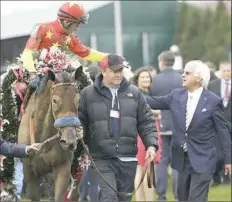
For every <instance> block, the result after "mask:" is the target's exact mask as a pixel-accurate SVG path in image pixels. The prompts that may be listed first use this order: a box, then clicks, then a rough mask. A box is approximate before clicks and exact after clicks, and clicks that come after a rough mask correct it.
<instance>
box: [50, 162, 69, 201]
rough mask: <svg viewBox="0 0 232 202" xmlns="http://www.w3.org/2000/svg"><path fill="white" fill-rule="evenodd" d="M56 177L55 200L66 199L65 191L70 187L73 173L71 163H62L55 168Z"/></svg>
mask: <svg viewBox="0 0 232 202" xmlns="http://www.w3.org/2000/svg"><path fill="white" fill-rule="evenodd" d="M54 174H55V175H54V177H55V179H54V180H55V201H56V202H58V201H62V202H63V201H64V197H65V193H66V191H67V189H68V185H69V179H70V174H71V164H70V163H66V164H62V165H60V166H59V167H56V168H54Z"/></svg>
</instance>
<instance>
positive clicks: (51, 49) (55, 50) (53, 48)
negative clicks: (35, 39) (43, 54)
mask: <svg viewBox="0 0 232 202" xmlns="http://www.w3.org/2000/svg"><path fill="white" fill-rule="evenodd" d="M57 52H59V48H58V47H57V46H52V47H51V48H50V51H49V53H50V54H52V55H54V54H55V53H57Z"/></svg>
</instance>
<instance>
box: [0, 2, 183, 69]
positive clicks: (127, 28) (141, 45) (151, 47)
mask: <svg viewBox="0 0 232 202" xmlns="http://www.w3.org/2000/svg"><path fill="white" fill-rule="evenodd" d="M58 8H59V6H53V7H52V8H51V7H49V6H47V7H46V8H43V9H40V10H39V9H34V10H28V11H26V14H27V15H26V17H27V18H28V20H25V19H21V20H20V21H21V22H20V23H21V25H20V26H19V25H18V23H16V22H17V20H15V19H11V20H8V21H7V22H5V23H7V24H8V23H9V24H11V25H14V26H15V27H14V29H13V31H11V32H10V33H9V34H8V33H6V34H5V35H4V36H2V35H1V66H2V67H3V66H4V64H5V62H6V61H7V60H9V61H12V60H13V59H15V58H16V57H18V56H19V54H20V53H21V52H22V51H23V49H24V47H25V43H26V41H27V39H28V37H29V34H30V30H31V29H32V27H33V24H36V23H41V22H46V21H52V20H55V19H56V12H57V10H58ZM20 12H21V14H20ZM22 12H23V11H20V10H19V11H18V13H14V15H15V16H18V17H20V16H22ZM35 13H37V14H36V15H35ZM177 15H178V2H177V1H122V2H121V21H122V32H123V34H122V35H123V36H122V38H123V54H124V56H125V57H126V58H127V59H128V60H129V62H130V64H131V66H132V68H133V70H134V69H136V68H138V67H140V66H142V65H154V66H157V57H158V55H159V53H160V52H162V51H163V50H167V49H169V47H170V46H171V45H172V44H173V41H174V38H175V33H176V25H177V22H176V21H177V19H178V18H177ZM30 16H31V17H30ZM45 19H47V20H45ZM27 23H28V24H27ZM16 28H17V29H16ZM7 35H8V36H7ZM77 35H78V36H79V37H80V39H81V40H82V41H83V43H84V44H86V45H87V46H90V47H93V48H97V49H98V50H100V51H105V52H112V53H115V52H116V50H115V39H114V37H115V29H114V4H113V2H110V1H108V2H107V3H106V4H105V5H103V6H101V7H100V8H95V9H93V10H92V11H90V19H89V24H88V25H81V26H80V29H79V30H78V32H77ZM1 71H2V72H4V71H5V68H1Z"/></svg>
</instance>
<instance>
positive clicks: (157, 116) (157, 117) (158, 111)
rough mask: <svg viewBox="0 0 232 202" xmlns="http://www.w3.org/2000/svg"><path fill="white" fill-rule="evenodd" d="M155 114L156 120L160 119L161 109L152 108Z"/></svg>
mask: <svg viewBox="0 0 232 202" xmlns="http://www.w3.org/2000/svg"><path fill="white" fill-rule="evenodd" d="M152 112H153V113H154V116H155V120H160V119H161V111H160V110H152Z"/></svg>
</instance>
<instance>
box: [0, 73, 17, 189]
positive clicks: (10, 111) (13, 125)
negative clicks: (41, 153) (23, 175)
mask: <svg viewBox="0 0 232 202" xmlns="http://www.w3.org/2000/svg"><path fill="white" fill-rule="evenodd" d="M14 81H15V76H14V74H13V71H12V70H11V71H10V72H9V73H8V74H7V76H6V77H5V79H4V81H3V84H2V92H3V95H4V96H2V99H1V103H0V104H1V105H2V116H3V118H4V119H7V120H8V121H9V124H5V125H4V126H3V130H4V131H3V132H2V134H1V135H2V138H3V139H4V140H6V141H9V142H17V131H18V119H17V113H18V109H17V104H16V98H15V97H14V96H12V93H11V84H12V83H13V82H14ZM3 166H4V171H2V172H1V180H2V181H3V183H4V184H5V185H6V188H5V189H6V190H8V191H9V192H10V193H14V186H13V184H12V180H13V174H14V158H10V157H7V158H5V159H4V162H3Z"/></svg>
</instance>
